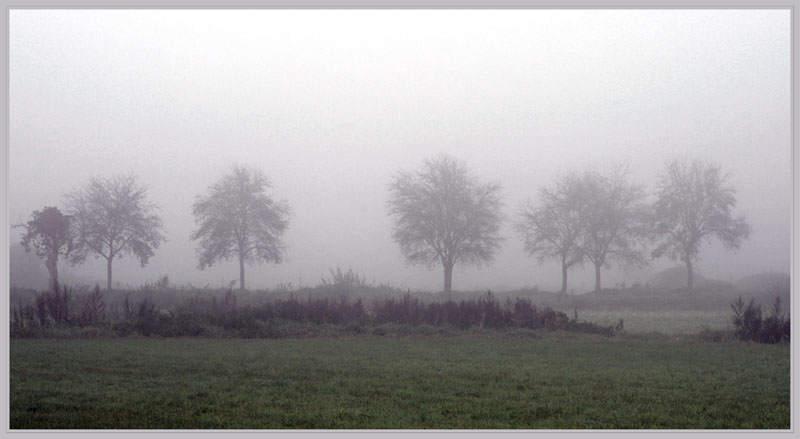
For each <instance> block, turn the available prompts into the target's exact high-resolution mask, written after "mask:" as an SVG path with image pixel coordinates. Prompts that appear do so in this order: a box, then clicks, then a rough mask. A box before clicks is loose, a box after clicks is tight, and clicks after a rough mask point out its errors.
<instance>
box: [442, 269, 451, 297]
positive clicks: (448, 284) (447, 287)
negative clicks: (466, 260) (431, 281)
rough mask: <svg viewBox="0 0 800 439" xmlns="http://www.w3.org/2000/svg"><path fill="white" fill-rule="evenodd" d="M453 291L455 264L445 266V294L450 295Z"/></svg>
mask: <svg viewBox="0 0 800 439" xmlns="http://www.w3.org/2000/svg"><path fill="white" fill-rule="evenodd" d="M452 291H453V264H445V265H444V292H445V294H447V295H450V293H452Z"/></svg>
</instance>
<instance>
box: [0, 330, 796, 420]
mask: <svg viewBox="0 0 800 439" xmlns="http://www.w3.org/2000/svg"><path fill="white" fill-rule="evenodd" d="M10 366H11V373H10V393H11V395H10V409H11V410H10V417H11V428H12V429H70V428H79V429H95V428H102V429H170V428H180V429H206V428H220V429H286V428H289V429H339V428H346V429H453V428H454V429H517V428H523V429H572V428H580V429H596V428H613V429H674V428H678V429H706V428H711V429H728V428H734V429H776V428H777V429H788V428H789V426H790V425H789V419H790V413H789V412H790V385H789V384H790V383H789V369H790V358H789V346H788V345H787V344H781V345H763V344H753V343H739V342H729V343H708V342H702V341H699V340H698V339H697V338H694V337H662V336H649V337H645V336H625V337H612V338H605V337H602V336H591V335H570V334H562V333H544V334H540V336H534V335H532V334H530V333H517V335H516V336H514V335H503V334H497V333H489V334H486V333H483V334H477V335H476V334H464V335H458V336H425V337H420V336H409V337H376V336H370V337H353V338H307V339H280V340H263V339H248V340H244V339H230V340H221V339H190V338H177V339H150V338H121V339H94V340H46V339H39V340H22V339H12V340H11V361H10Z"/></svg>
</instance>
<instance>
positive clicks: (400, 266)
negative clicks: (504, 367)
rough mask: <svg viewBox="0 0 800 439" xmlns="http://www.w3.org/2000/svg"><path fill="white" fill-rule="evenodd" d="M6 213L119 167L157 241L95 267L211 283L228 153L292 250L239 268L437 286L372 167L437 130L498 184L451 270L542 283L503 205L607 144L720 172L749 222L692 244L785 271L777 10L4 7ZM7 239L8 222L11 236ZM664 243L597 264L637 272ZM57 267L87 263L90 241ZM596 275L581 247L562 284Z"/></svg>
mask: <svg viewBox="0 0 800 439" xmlns="http://www.w3.org/2000/svg"><path fill="white" fill-rule="evenodd" d="M10 16H11V21H10V66H9V68H10V72H9V73H10V95H9V110H10V120H9V122H10V126H9V129H10V133H9V178H8V180H9V187H8V209H9V211H8V216H9V220H10V222H11V223H12V224H13V223H21V222H25V221H27V220H28V219H29V217H30V215H31V212H33V211H34V210H40V209H42V208H43V207H44V206H57V207H59V208H60V209H63V208H64V195H65V194H66V193H67V192H69V191H72V190H74V189H77V188H79V187H81V186H82V185H84V184H85V183H86V182H88V180H89V178H90V177H92V176H101V177H108V176H111V175H112V174H115V173H128V172H132V173H135V174H136V175H137V176H138V177H139V181H141V182H142V183H144V184H146V185H147V186H148V187H149V198H150V200H152V201H153V202H155V203H156V204H158V205H159V206H160V214H161V215H162V218H163V222H164V230H165V233H166V237H167V241H166V242H165V243H163V244H162V245H161V246H160V247H159V249H158V250H157V251H156V254H155V256H154V257H152V258H151V259H150V261H149V263H148V264H147V265H146V266H145V267H141V266H140V264H139V263H138V261H136V260H135V259H134V258H130V257H129V258H124V259H120V260H116V261H115V262H114V281H115V283H117V282H119V284H120V285H122V286H138V285H140V284H141V283H143V282H145V281H147V280H151V281H152V280H154V279H156V278H158V277H159V276H161V275H168V276H169V278H170V281H171V282H173V283H175V284H178V285H181V284H188V283H192V284H193V285H195V286H203V285H206V284H209V285H210V286H212V287H218V286H227V285H228V284H229V283H230V281H231V280H235V279H238V274H239V273H238V263H237V262H236V261H235V260H232V261H230V262H227V263H221V264H218V265H215V266H213V267H211V268H208V269H205V270H202V271H201V270H198V269H197V257H196V250H195V242H192V241H191V240H190V239H189V236H190V234H191V233H192V231H193V230H195V228H196V226H195V224H194V221H193V217H192V214H191V205H192V203H193V202H194V201H195V197H196V196H198V195H201V194H206V193H207V189H208V187H209V185H211V184H212V183H214V182H215V181H216V180H217V179H218V178H219V177H221V176H222V175H223V174H224V173H225V172H227V171H228V170H229V168H230V166H231V165H232V164H234V163H242V164H249V165H253V166H255V167H257V168H259V169H261V170H262V171H264V172H265V173H266V174H267V176H268V177H269V179H270V180H271V182H272V186H273V187H272V191H271V194H272V195H273V196H274V197H276V198H278V199H284V200H286V201H287V202H288V203H289V205H290V206H291V209H292V212H291V217H290V225H289V230H288V232H287V233H286V234H285V236H284V239H285V242H286V244H287V246H288V252H287V257H288V260H287V261H286V262H284V263H281V264H277V265H276V264H263V265H258V266H253V267H248V269H247V278H248V287H249V288H273V287H274V286H275V285H277V284H279V283H289V282H291V283H292V284H293V285H295V286H297V285H298V284H302V285H303V286H306V285H316V284H317V283H319V281H320V278H322V277H326V276H328V275H329V271H328V270H329V269H330V268H335V267H341V268H343V269H347V268H351V269H353V270H354V271H355V272H357V273H359V274H361V275H363V276H365V277H366V278H367V280H369V281H372V280H373V279H374V280H375V281H376V282H385V283H389V284H392V285H395V286H398V287H402V288H410V289H419V290H430V291H437V290H440V289H441V287H442V272H441V269H440V268H435V269H432V270H428V269H425V268H423V267H414V266H406V264H405V262H404V259H403V257H402V254H401V252H400V249H399V247H398V246H397V244H395V243H394V242H393V241H392V239H391V233H392V220H391V218H390V217H388V216H387V198H388V189H387V188H388V184H389V181H390V180H391V178H392V177H393V176H394V175H396V174H397V172H398V171H400V170H413V169H415V168H417V167H419V166H420V165H421V164H422V162H423V160H424V159H426V158H429V157H433V156H436V155H439V154H442V153H446V154H450V155H452V156H454V157H457V158H459V159H461V160H463V161H464V162H466V164H467V165H468V166H469V168H470V169H471V170H472V171H473V172H474V173H475V174H476V175H477V176H478V177H479V178H480V179H481V180H482V181H494V182H498V183H500V184H501V185H502V187H503V192H502V193H503V202H504V212H503V213H504V215H505V218H506V222H505V224H504V226H503V228H502V231H503V236H504V237H505V238H506V239H505V241H504V243H503V247H502V250H501V251H500V252H499V253H498V254H497V256H496V258H495V260H494V262H493V263H491V264H490V265H488V266H486V267H483V268H481V269H476V268H474V267H465V266H460V265H457V266H456V268H455V272H454V276H453V288H454V289H456V290H477V289H487V288H491V289H493V290H495V289H496V290H510V289H515V288H521V287H525V286H531V287H532V286H534V285H537V286H539V288H544V289H549V290H557V289H558V288H559V285H560V281H561V278H560V275H561V273H560V266H559V264H558V262H557V261H552V262H551V263H545V264H539V263H537V261H536V258H534V257H530V256H528V255H527V254H525V252H524V250H523V245H522V243H521V241H520V239H519V236H518V235H517V234H516V233H515V231H514V229H513V227H511V220H513V219H514V218H515V216H516V214H517V212H518V210H519V209H520V207H521V205H522V204H523V203H524V202H525V201H526V200H528V199H533V200H535V199H536V195H537V192H538V190H539V188H540V187H542V186H543V185H547V184H550V183H552V182H553V180H554V179H555V178H556V176H558V175H560V174H562V173H564V172H567V171H570V170H584V169H590V168H594V167H596V168H598V169H601V170H605V169H610V168H611V167H613V166H615V165H617V164H626V165H628V166H629V169H630V180H631V181H633V182H636V183H640V184H642V185H645V186H647V188H648V189H652V188H653V187H654V184H655V183H656V181H657V175H658V174H659V173H661V172H662V169H663V167H664V164H665V162H666V161H668V160H671V159H675V158H689V159H692V158H700V159H707V160H713V161H715V162H717V163H719V164H720V165H721V166H722V168H723V170H725V171H727V172H730V183H731V184H732V185H733V186H734V187H735V188H736V190H737V207H736V209H735V212H736V214H743V215H745V216H746V218H747V219H748V222H749V223H750V225H751V227H752V233H751V235H750V237H749V239H748V240H746V241H745V242H744V244H743V245H742V246H741V248H740V249H739V250H738V251H736V252H727V251H724V249H723V248H722V246H721V245H720V244H717V243H712V244H709V245H707V246H705V247H704V248H703V249H702V251H701V253H700V256H701V259H700V261H699V262H698V263H697V264H696V265H695V267H696V269H697V270H698V271H699V272H700V273H702V275H703V276H706V277H710V278H716V279H722V280H727V281H735V280H737V279H739V278H740V277H742V276H744V275H747V274H753V273H759V272H765V271H779V272H789V264H790V242H791V238H790V225H791V222H790V221H791V217H790V208H791V125H790V124H791V119H790V44H789V42H790V13H789V11H788V10H741V11H737V10H685V11H681V10H585V11H577V10H208V11H202V10H153V11H144V10H103V11H90V10H53V11H47V10H18V9H17V10H12V11H11V12H10ZM19 240H20V231H19V229H12V230H11V232H10V243H11V244H16V243H19ZM677 264H679V262H674V261H669V260H668V259H666V258H662V259H658V260H654V261H652V262H651V263H650V265H649V266H647V267H645V268H642V269H630V270H623V269H619V268H617V267H614V268H612V269H609V270H606V271H604V272H603V284H604V285H605V286H613V285H614V284H615V283H617V282H623V281H625V282H628V283H630V282H633V281H636V280H641V281H646V280H647V279H649V278H650V277H651V276H652V275H653V274H655V273H657V272H658V271H660V270H663V269H665V268H667V267H671V266H674V265H677ZM59 268H60V271H61V272H62V274H63V273H69V275H71V276H73V277H75V278H78V279H81V280H82V281H84V282H86V283H94V282H99V283H100V285H103V282H104V279H105V276H106V272H105V261H104V260H102V259H101V260H94V259H89V260H87V262H86V263H85V264H83V265H81V266H78V267H69V266H68V265H67V264H66V263H65V262H61V263H60V267H59ZM593 286H594V271H593V267H592V265H591V264H586V265H584V267H583V268H581V267H578V268H572V269H571V270H570V279H569V288H570V289H572V290H574V291H575V292H587V291H590V290H591V289H592V288H593Z"/></svg>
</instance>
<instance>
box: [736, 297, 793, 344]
mask: <svg viewBox="0 0 800 439" xmlns="http://www.w3.org/2000/svg"><path fill="white" fill-rule="evenodd" d="M731 309H732V310H733V318H732V320H733V325H734V327H735V335H736V338H738V339H739V340H750V341H757V342H760V343H778V342H781V341H788V340H789V339H790V337H791V335H790V333H791V325H790V322H789V317H788V316H786V314H785V313H784V311H783V306H782V303H781V298H780V296H777V295H776V296H775V299H774V300H773V302H772V309H771V313H770V315H769V316H767V317H766V318H764V317H763V313H762V311H761V305H758V304H756V303H755V299H750V302H748V303H747V304H746V305H745V302H744V300H743V299H742V297H741V296H739V298H738V299H737V300H736V301H735V302H733V303H731Z"/></svg>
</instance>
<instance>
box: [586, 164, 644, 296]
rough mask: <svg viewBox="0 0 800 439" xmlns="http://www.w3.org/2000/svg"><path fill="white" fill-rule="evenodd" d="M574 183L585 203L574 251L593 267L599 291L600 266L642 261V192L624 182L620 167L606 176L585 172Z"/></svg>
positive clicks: (639, 262)
mask: <svg viewBox="0 0 800 439" xmlns="http://www.w3.org/2000/svg"><path fill="white" fill-rule="evenodd" d="M578 184H579V186H580V191H581V192H582V194H581V195H580V197H581V198H583V199H584V200H585V202H586V206H585V209H583V214H584V218H583V221H581V223H582V232H581V234H580V238H579V239H578V241H577V245H578V251H579V252H581V253H582V254H583V256H585V257H586V259H588V260H589V262H591V263H592V264H593V265H594V269H595V285H594V290H595V291H596V292H599V291H600V290H601V285H600V270H601V269H602V268H603V267H608V266H610V265H611V263H612V262H616V263H619V264H622V265H627V266H636V265H642V264H644V263H645V261H646V258H645V254H644V245H643V244H644V241H645V237H646V225H645V207H644V204H643V200H644V195H645V192H644V188H642V187H641V186H638V185H635V184H632V183H628V182H627V180H626V172H625V170H624V169H623V168H620V167H618V168H616V169H614V170H613V171H612V172H611V173H609V174H608V175H603V174H600V173H598V172H595V171H586V172H584V173H583V174H582V175H581V177H580V181H579V183H578Z"/></svg>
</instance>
